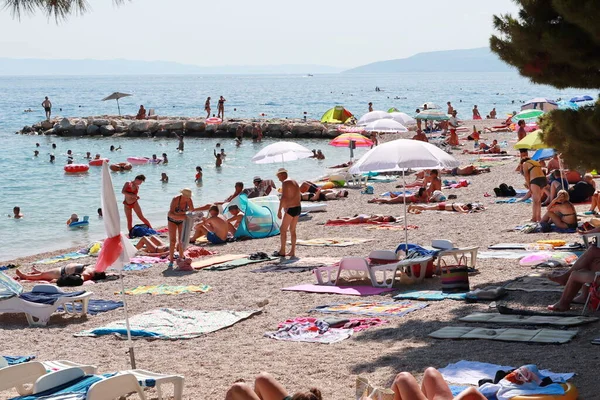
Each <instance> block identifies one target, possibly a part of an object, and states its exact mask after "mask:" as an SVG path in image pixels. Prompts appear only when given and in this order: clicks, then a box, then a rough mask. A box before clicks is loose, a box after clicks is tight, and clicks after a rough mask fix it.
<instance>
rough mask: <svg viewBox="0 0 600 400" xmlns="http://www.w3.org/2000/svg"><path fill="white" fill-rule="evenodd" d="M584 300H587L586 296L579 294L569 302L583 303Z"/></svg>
mask: <svg viewBox="0 0 600 400" xmlns="http://www.w3.org/2000/svg"><path fill="white" fill-rule="evenodd" d="M586 300H587V296H584V295H582V294H580V295H579V296H577V297H575V298H574V299H573V301H572V302H571V303H574V304H585V302H586Z"/></svg>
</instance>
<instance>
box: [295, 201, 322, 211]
mask: <svg viewBox="0 0 600 400" xmlns="http://www.w3.org/2000/svg"><path fill="white" fill-rule="evenodd" d="M301 206H302V212H315V211H327V204H325V203H307V202H304V201H303V202H302V203H301Z"/></svg>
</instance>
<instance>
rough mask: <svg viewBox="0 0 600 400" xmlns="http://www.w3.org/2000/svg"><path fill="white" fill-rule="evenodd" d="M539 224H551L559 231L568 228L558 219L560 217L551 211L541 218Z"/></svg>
mask: <svg viewBox="0 0 600 400" xmlns="http://www.w3.org/2000/svg"><path fill="white" fill-rule="evenodd" d="M540 222H545V223H549V222H551V223H553V224H554V225H556V226H557V227H558V228H560V229H567V228H568V227H569V226H568V225H567V224H566V223H564V222H563V220H562V219H560V217H559V216H558V215H557V214H556V213H554V212H552V211H547V212H546V214H544V216H543V217H542V219H541V221H540Z"/></svg>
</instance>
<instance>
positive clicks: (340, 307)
mask: <svg viewBox="0 0 600 400" xmlns="http://www.w3.org/2000/svg"><path fill="white" fill-rule="evenodd" d="M427 306H428V304H427V303H422V302H418V301H411V300H403V301H386V302H353V303H339V304H328V305H323V306H317V307H315V308H313V309H312V310H309V312H315V311H318V312H322V313H339V314H356V315H369V316H372V317H403V316H405V315H406V314H408V313H411V312H413V311H416V310H420V309H422V308H425V307H427Z"/></svg>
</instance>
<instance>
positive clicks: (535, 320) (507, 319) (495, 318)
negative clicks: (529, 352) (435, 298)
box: [459, 313, 598, 326]
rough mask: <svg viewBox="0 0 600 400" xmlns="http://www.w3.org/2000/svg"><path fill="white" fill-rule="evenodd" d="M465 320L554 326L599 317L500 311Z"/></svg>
mask: <svg viewBox="0 0 600 400" xmlns="http://www.w3.org/2000/svg"><path fill="white" fill-rule="evenodd" d="M459 321H463V322H493V323H498V324H511V325H554V326H577V325H584V324H589V323H591V322H597V321H598V318H594V317H584V316H581V315H579V316H573V317H555V316H525V315H510V314H500V313H473V314H470V315H467V316H466V317H462V318H459Z"/></svg>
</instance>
